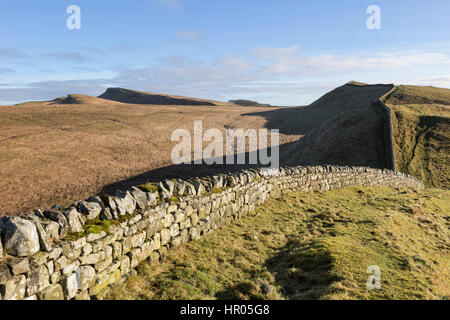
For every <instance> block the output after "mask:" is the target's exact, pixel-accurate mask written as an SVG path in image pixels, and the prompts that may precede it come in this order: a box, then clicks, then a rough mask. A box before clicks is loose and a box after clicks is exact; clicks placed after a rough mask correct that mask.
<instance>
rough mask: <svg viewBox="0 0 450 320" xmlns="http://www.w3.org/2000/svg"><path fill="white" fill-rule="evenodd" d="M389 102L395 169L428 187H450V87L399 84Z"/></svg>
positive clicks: (387, 102) (388, 98) (387, 101)
mask: <svg viewBox="0 0 450 320" xmlns="http://www.w3.org/2000/svg"><path fill="white" fill-rule="evenodd" d="M386 104H387V105H388V106H389V107H390V108H391V110H392V129H393V138H394V152H395V162H396V168H397V169H398V170H400V171H402V172H406V173H410V174H412V175H414V176H416V177H418V178H420V179H422V180H424V181H425V183H426V184H427V185H429V186H434V187H441V188H446V189H448V188H450V167H449V165H448V164H449V163H450V90H448V89H440V88H434V87H418V86H399V87H397V90H395V91H394V92H393V93H392V94H391V95H389V96H388V97H387V99H386Z"/></svg>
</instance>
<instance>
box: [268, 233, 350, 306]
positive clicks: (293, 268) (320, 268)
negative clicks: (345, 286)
mask: <svg viewBox="0 0 450 320" xmlns="http://www.w3.org/2000/svg"><path fill="white" fill-rule="evenodd" d="M332 265H333V257H332V256H331V254H330V251H329V250H328V249H327V247H326V246H325V245H324V244H322V243H321V242H320V241H316V240H313V241H308V242H301V241H300V240H299V239H297V238H292V239H290V240H289V241H288V243H287V244H286V246H285V247H284V248H283V249H282V250H281V251H280V252H279V253H278V254H277V255H275V256H274V257H272V258H270V259H268V260H267V261H266V267H267V268H268V270H269V271H270V272H271V273H272V274H273V275H274V277H275V281H276V285H277V286H278V287H279V288H280V293H281V294H282V295H283V296H284V297H285V298H286V299H290V300H316V299H320V298H322V297H323V296H324V295H326V294H327V293H329V292H330V289H331V288H330V286H331V285H332V284H333V283H335V282H337V281H340V280H341V278H340V277H339V276H337V275H335V274H333V273H332V272H331V270H332Z"/></svg>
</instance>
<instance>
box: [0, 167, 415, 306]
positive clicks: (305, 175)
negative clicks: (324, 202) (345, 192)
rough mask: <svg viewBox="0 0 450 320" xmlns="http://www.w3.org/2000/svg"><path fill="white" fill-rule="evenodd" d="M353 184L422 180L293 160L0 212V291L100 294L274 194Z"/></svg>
mask: <svg viewBox="0 0 450 320" xmlns="http://www.w3.org/2000/svg"><path fill="white" fill-rule="evenodd" d="M349 186H388V187H412V188H423V184H422V182H421V181H420V180H418V179H416V178H414V177H411V176H409V175H406V174H403V173H398V172H394V171H390V170H378V169H370V168H360V167H335V166H326V167H322V166H317V167H290V168H281V169H279V170H278V169H276V170H275V169H271V170H265V169H255V170H246V171H242V172H240V173H235V174H227V175H217V176H212V177H207V178H201V179H199V178H195V179H190V180H187V181H183V180H166V181H163V182H160V183H158V184H147V185H144V186H139V187H135V188H132V189H130V190H125V191H118V192H117V193H116V194H114V195H102V196H97V197H90V198H89V199H86V200H83V201H76V202H74V203H73V204H72V205H71V206H70V207H68V208H61V207H60V206H54V207H52V208H51V209H48V210H45V211H44V212H42V211H41V210H36V211H35V212H34V213H33V214H24V215H22V216H20V217H4V218H2V219H0V235H1V241H0V259H1V261H0V299H4V300H9V299H14V300H23V299H28V300H35V299H45V300H58V299H80V300H85V299H90V298H96V299H101V298H103V297H104V296H105V294H106V293H107V291H108V289H109V287H110V286H111V285H113V284H117V283H119V282H121V281H123V280H124V279H125V278H126V277H127V276H129V275H130V274H132V273H133V272H135V271H134V268H136V266H137V265H138V264H139V263H140V262H142V261H144V260H146V261H149V262H155V263H156V262H158V261H159V260H160V259H162V258H163V257H164V255H165V254H166V252H167V251H168V250H170V248H172V247H177V246H179V245H181V244H183V243H185V242H188V241H191V240H197V239H199V238H200V237H202V236H204V235H207V234H210V233H211V232H213V231H214V230H216V229H217V228H220V227H222V226H223V225H225V224H229V223H233V221H235V220H236V219H239V218H240V217H242V216H245V215H247V214H248V213H249V212H251V211H253V210H254V209H255V208H256V207H257V206H259V205H261V204H262V203H264V202H265V201H266V199H268V198H269V197H271V196H276V195H280V194H281V193H284V192H291V191H311V190H321V191H327V190H330V189H336V188H344V187H349Z"/></svg>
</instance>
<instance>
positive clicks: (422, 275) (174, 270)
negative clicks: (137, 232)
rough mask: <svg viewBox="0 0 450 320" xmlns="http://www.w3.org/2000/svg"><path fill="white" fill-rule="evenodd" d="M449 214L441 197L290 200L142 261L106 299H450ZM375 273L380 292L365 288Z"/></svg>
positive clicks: (362, 194)
mask: <svg viewBox="0 0 450 320" xmlns="http://www.w3.org/2000/svg"><path fill="white" fill-rule="evenodd" d="M449 208H450V191H443V190H437V189H431V190H430V189H428V190H425V191H414V190H410V189H402V190H393V189H388V188H349V189H343V190H335V191H330V192H327V193H320V192H313V193H293V194H290V195H284V196H283V197H282V198H279V199H270V200H268V201H267V202H266V204H265V205H264V206H262V207H260V208H258V209H257V210H256V211H255V212H254V213H253V214H251V215H249V216H246V217H244V218H242V219H241V220H239V221H237V222H236V223H235V224H231V225H228V226H226V227H224V228H222V229H220V230H217V231H216V232H215V233H213V234H211V235H209V236H206V237H205V238H202V239H201V240H199V241H196V242H191V243H188V244H185V245H183V246H181V247H178V248H174V249H172V250H170V251H169V253H168V255H167V256H166V258H165V259H164V261H163V262H161V263H158V264H155V265H150V264H148V263H142V264H141V265H140V266H139V267H138V274H137V275H136V276H132V277H130V278H129V279H128V280H127V281H126V282H124V283H123V284H121V285H119V286H116V287H115V288H113V289H112V291H111V292H110V294H109V299H442V298H449V297H450V281H449V278H448V274H449V272H450V259H449V252H450V251H449V245H448V244H449V243H450V241H449V231H448V230H449V228H448V227H449V218H450V217H449ZM370 265H377V266H379V267H380V269H381V289H380V290H368V289H367V288H366V280H367V278H368V276H369V274H367V273H366V270H367V267H368V266H370Z"/></svg>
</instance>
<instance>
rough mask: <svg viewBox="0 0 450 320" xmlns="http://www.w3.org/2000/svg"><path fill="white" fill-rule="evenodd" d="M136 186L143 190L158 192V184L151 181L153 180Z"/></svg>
mask: <svg viewBox="0 0 450 320" xmlns="http://www.w3.org/2000/svg"><path fill="white" fill-rule="evenodd" d="M138 188H139V189H141V190H143V191H147V192H153V193H157V194H159V192H158V186H157V185H156V183H153V182H149V183H146V184H142V185H140V186H138Z"/></svg>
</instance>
